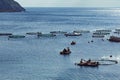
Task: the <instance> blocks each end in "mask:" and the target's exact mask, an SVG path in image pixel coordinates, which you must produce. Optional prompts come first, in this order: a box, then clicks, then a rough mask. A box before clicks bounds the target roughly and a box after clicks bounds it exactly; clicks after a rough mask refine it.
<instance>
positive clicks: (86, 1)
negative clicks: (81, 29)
mask: <svg viewBox="0 0 120 80" xmlns="http://www.w3.org/2000/svg"><path fill="white" fill-rule="evenodd" d="M15 1H17V2H19V3H20V4H21V5H22V6H23V7H120V0H15Z"/></svg>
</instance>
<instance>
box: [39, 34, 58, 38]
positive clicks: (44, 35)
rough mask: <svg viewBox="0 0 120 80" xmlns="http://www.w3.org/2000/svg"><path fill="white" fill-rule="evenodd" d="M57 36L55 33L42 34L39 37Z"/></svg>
mask: <svg viewBox="0 0 120 80" xmlns="http://www.w3.org/2000/svg"><path fill="white" fill-rule="evenodd" d="M54 36H56V35H55V34H40V35H38V37H54Z"/></svg>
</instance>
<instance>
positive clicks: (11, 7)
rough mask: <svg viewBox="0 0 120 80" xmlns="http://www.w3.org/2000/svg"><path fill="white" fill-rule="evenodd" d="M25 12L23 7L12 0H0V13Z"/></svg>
mask: <svg viewBox="0 0 120 80" xmlns="http://www.w3.org/2000/svg"><path fill="white" fill-rule="evenodd" d="M21 11H25V9H24V8H23V7H21V6H20V4H19V3H17V2H16V1H14V0H0V12H21Z"/></svg>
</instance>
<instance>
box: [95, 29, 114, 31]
mask: <svg viewBox="0 0 120 80" xmlns="http://www.w3.org/2000/svg"><path fill="white" fill-rule="evenodd" d="M96 32H112V30H106V29H101V30H96Z"/></svg>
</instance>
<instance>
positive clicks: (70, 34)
mask: <svg viewBox="0 0 120 80" xmlns="http://www.w3.org/2000/svg"><path fill="white" fill-rule="evenodd" d="M64 35H65V36H66V37H67V36H81V35H82V34H81V33H75V32H74V33H66V34H64Z"/></svg>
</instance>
